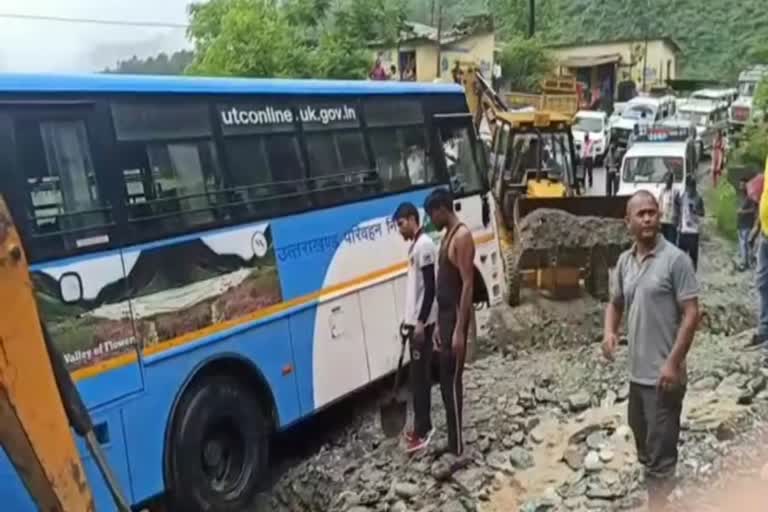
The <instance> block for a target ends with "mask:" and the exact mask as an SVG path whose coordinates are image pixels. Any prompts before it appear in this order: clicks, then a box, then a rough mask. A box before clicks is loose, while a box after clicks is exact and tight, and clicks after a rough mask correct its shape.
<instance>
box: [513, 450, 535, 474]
mask: <svg viewBox="0 0 768 512" xmlns="http://www.w3.org/2000/svg"><path fill="white" fill-rule="evenodd" d="M509 460H510V462H511V463H512V466H514V467H515V468H517V469H529V468H532V467H533V465H534V463H533V457H532V456H531V454H530V452H529V451H528V450H526V449H525V448H520V447H515V448H512V451H511V452H509Z"/></svg>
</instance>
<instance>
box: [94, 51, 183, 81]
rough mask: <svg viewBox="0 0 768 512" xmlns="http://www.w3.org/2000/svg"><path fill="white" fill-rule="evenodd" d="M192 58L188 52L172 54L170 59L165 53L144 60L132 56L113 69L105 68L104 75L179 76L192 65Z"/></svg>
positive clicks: (119, 62)
mask: <svg viewBox="0 0 768 512" xmlns="http://www.w3.org/2000/svg"><path fill="white" fill-rule="evenodd" d="M193 58H194V54H193V53H192V52H191V51H188V50H181V51H178V52H174V53H173V54H172V55H171V56H170V57H168V55H166V54H165V53H160V54H158V55H157V56H155V57H148V58H146V59H140V58H138V57H137V56H135V55H134V56H133V57H131V58H130V59H127V60H121V61H118V62H117V64H116V65H115V67H114V68H107V69H105V70H104V73H120V74H132V75H181V74H182V73H184V70H185V69H186V68H187V67H188V66H189V65H190V64H191V63H192V60H193Z"/></svg>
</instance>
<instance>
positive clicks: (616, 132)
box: [611, 96, 676, 148]
mask: <svg viewBox="0 0 768 512" xmlns="http://www.w3.org/2000/svg"><path fill="white" fill-rule="evenodd" d="M675 110H676V106H675V98H674V97H673V96H663V97H660V98H656V97H650V96H636V97H634V98H632V99H631V100H629V101H628V102H627V103H626V105H625V106H624V109H623V111H622V113H621V118H620V119H619V120H617V121H616V122H614V123H612V124H611V138H612V139H613V141H614V142H615V143H616V144H618V145H619V146H620V147H622V148H626V147H627V145H628V143H629V138H630V136H631V135H632V133H633V132H634V130H635V126H637V127H639V128H640V130H641V131H644V130H645V129H647V128H648V127H649V126H651V125H653V124H656V123H660V122H661V121H664V120H665V119H668V118H670V117H672V116H673V115H674V114H675Z"/></svg>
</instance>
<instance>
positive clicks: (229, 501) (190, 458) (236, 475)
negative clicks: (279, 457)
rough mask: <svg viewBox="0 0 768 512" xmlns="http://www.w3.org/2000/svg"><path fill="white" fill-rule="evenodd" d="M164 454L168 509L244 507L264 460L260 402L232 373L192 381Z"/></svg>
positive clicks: (264, 425) (263, 421)
mask: <svg viewBox="0 0 768 512" xmlns="http://www.w3.org/2000/svg"><path fill="white" fill-rule="evenodd" d="M171 428H172V430H171V435H170V437H169V447H168V454H167V459H166V462H167V472H166V475H167V478H168V482H167V486H168V489H169V497H170V500H171V503H172V505H173V507H172V508H171V509H170V510H189V511H197V510H200V511H208V510H210V511H217V512H229V511H233V512H234V511H239V510H245V509H246V508H247V507H248V506H249V505H250V504H251V501H252V500H253V497H254V494H255V492H256V491H257V490H258V484H259V482H260V481H262V478H263V477H264V475H265V473H266V470H267V465H268V450H269V428H268V421H267V417H266V416H265V414H264V409H263V404H262V403H261V401H260V400H259V398H258V395H257V394H256V393H255V392H254V391H253V390H252V389H251V388H250V387H248V386H247V385H245V384H243V383H242V382H241V381H238V380H237V379H235V378H233V377H228V376H212V377H208V378H203V379H201V380H200V381H199V382H195V383H193V384H192V386H191V387H190V389H188V390H187V391H186V392H185V393H184V395H183V396H182V398H181V401H180V402H179V405H178V408H177V413H176V415H175V417H174V420H173V423H172V427H171Z"/></svg>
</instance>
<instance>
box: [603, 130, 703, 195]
mask: <svg viewBox="0 0 768 512" xmlns="http://www.w3.org/2000/svg"><path fill="white" fill-rule="evenodd" d="M694 151H695V149H694V148H693V145H692V144H691V143H690V142H679V141H674V142H637V143H635V144H633V145H632V147H631V148H629V150H627V153H626V154H625V155H624V159H623V160H622V162H621V175H620V178H619V179H620V181H619V191H618V195H620V196H630V195H632V194H634V193H635V192H637V191H638V190H647V191H648V192H651V193H652V194H653V195H655V196H657V197H658V195H659V193H660V192H661V189H662V188H663V186H664V179H665V178H666V176H667V173H669V172H671V173H672V175H673V176H674V185H673V187H674V188H675V189H676V190H678V191H679V192H682V190H683V184H684V183H685V178H686V176H687V175H688V173H689V172H692V171H693V169H695V165H696V164H695V160H694V159H695V155H694Z"/></svg>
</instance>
